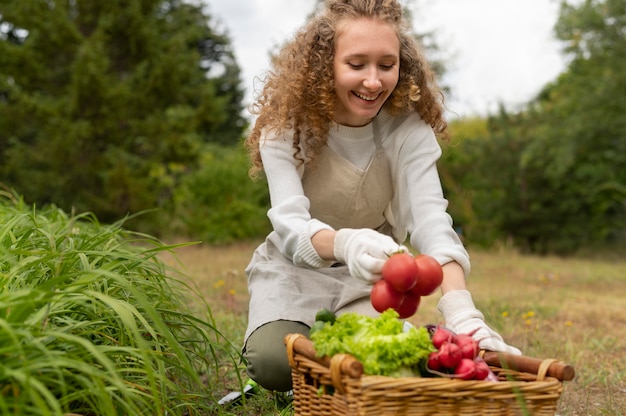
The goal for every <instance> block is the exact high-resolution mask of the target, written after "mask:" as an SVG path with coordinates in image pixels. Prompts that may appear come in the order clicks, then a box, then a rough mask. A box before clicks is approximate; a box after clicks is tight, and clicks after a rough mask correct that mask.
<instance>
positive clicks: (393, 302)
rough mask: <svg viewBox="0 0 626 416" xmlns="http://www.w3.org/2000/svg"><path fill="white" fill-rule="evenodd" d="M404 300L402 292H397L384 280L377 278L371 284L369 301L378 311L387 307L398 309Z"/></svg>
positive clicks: (382, 310)
mask: <svg viewBox="0 0 626 416" xmlns="http://www.w3.org/2000/svg"><path fill="white" fill-rule="evenodd" d="M403 300H404V293H402V292H398V291H397V290H396V289H394V288H393V286H391V285H390V284H389V283H387V282H386V281H385V280H379V281H378V282H376V283H374V286H372V292H371V293H370V301H371V302H372V306H373V307H374V309H376V310H377V311H378V312H384V311H386V310H387V309H389V308H392V309H396V310H397V309H398V308H399V307H400V305H402V301H403Z"/></svg>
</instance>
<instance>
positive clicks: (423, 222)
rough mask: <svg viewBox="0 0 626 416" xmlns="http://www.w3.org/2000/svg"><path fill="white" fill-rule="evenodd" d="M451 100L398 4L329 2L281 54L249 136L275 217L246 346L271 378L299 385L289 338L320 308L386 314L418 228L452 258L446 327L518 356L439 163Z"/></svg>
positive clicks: (252, 270) (255, 278)
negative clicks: (390, 272)
mask: <svg viewBox="0 0 626 416" xmlns="http://www.w3.org/2000/svg"><path fill="white" fill-rule="evenodd" d="M442 101H443V98H442V94H441V91H440V90H439V89H438V88H437V86H436V83H435V79H434V74H433V72H432V71H431V69H430V68H429V66H428V64H427V62H426V60H425V59H424V56H423V54H422V51H421V50H420V48H419V47H418V45H417V44H416V42H415V40H414V38H413V37H412V35H411V34H410V30H409V28H408V25H407V22H406V21H405V20H404V18H403V16H402V7H401V5H400V4H399V3H398V1H397V0H329V1H327V4H326V7H325V9H324V10H322V11H321V13H320V14H318V15H317V16H315V17H314V18H313V19H311V20H310V21H309V23H308V24H307V25H306V26H305V27H304V28H302V29H301V30H300V31H298V32H297V33H296V34H295V37H294V39H293V40H291V41H290V42H289V43H287V44H286V45H285V46H284V47H283V48H282V50H281V51H280V53H279V54H278V56H276V58H275V59H274V61H273V68H272V70H271V71H270V73H269V75H268V76H267V78H266V80H265V84H264V87H263V90H262V92H261V94H260V95H259V97H258V99H257V101H256V103H255V106H254V113H255V114H256V115H257V116H258V118H257V120H256V123H255V125H254V128H253V130H252V132H251V134H250V136H249V138H248V140H247V141H246V145H247V148H248V150H249V153H250V156H251V159H252V162H253V166H252V169H251V174H252V175H253V176H254V175H257V174H258V173H259V172H260V171H263V172H264V174H265V175H266V178H267V181H268V185H269V191H270V197H271V209H270V210H269V212H268V216H269V218H270V220H271V223H272V226H273V231H272V232H271V233H270V235H269V236H268V237H267V239H266V241H265V242H264V243H263V244H262V245H261V246H260V247H258V249H257V250H256V251H255V253H254V255H253V258H252V260H251V262H250V264H249V266H248V268H247V269H246V273H247V276H248V284H249V291H250V310H249V323H248V329H247V331H246V334H245V344H244V349H243V352H244V357H245V358H246V360H247V363H248V373H249V375H250V377H251V378H252V379H253V380H255V381H256V382H257V383H258V384H260V385H261V386H263V387H265V388H267V389H270V390H277V391H287V390H289V389H291V373H290V368H289V365H288V363H287V357H286V352H285V347H284V345H283V338H284V336H285V335H286V334H288V333H303V334H308V331H309V328H310V326H311V325H312V323H313V321H314V320H315V313H316V312H317V311H318V310H319V309H321V308H328V309H330V310H331V311H333V312H335V313H337V314H341V313H345V312H358V313H362V314H368V315H373V316H374V315H376V314H377V312H376V311H375V310H374V309H373V307H372V306H371V303H370V300H369V293H370V290H371V285H372V284H373V283H374V282H376V281H377V280H379V279H380V278H381V275H380V273H381V269H382V265H383V263H384V261H385V259H386V258H387V256H388V254H389V253H392V252H395V251H404V250H406V247H404V246H402V245H401V243H404V242H405V241H406V238H407V235H408V236H410V238H409V240H408V241H409V242H410V245H411V246H412V247H414V248H415V249H416V250H417V251H419V252H421V253H425V254H429V255H431V256H433V257H435V258H436V259H437V260H438V261H439V262H440V264H441V265H442V266H443V270H444V279H443V283H442V285H441V291H442V294H443V296H442V297H441V299H440V301H439V303H438V309H439V311H440V312H441V313H442V315H443V318H444V320H445V322H446V325H447V326H448V327H450V328H451V329H453V330H455V331H457V332H461V333H468V332H470V331H472V330H474V329H478V330H477V331H476V332H475V333H474V336H475V337H476V339H479V340H480V343H481V347H482V348H485V349H490V350H497V351H508V352H513V353H516V354H519V351H518V350H517V349H515V348H513V347H510V346H508V345H507V344H505V343H504V342H503V340H502V338H501V337H500V336H499V335H498V334H497V333H495V332H494V331H493V330H492V329H490V328H489V327H488V326H487V325H486V324H485V322H484V319H483V315H482V314H481V312H479V311H478V310H477V309H476V308H475V307H474V304H473V301H472V298H471V295H470V293H469V292H468V291H467V289H466V285H465V278H466V277H467V276H468V274H469V272H470V262H469V257H468V254H467V252H466V250H465V248H464V247H463V245H462V243H461V241H460V240H459V238H458V236H457V234H456V233H455V232H454V230H453V228H452V220H451V218H450V216H449V215H448V214H447V212H446V209H447V201H446V200H445V199H444V197H443V193H442V189H441V184H440V180H439V177H438V173H437V168H436V161H437V160H438V158H439V156H440V155H441V149H440V147H439V145H438V142H437V138H436V135H440V136H441V137H445V135H446V122H445V121H444V119H443V104H442Z"/></svg>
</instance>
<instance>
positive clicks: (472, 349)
mask: <svg viewBox="0 0 626 416" xmlns="http://www.w3.org/2000/svg"><path fill="white" fill-rule="evenodd" d="M456 345H458V346H459V347H460V348H461V355H462V356H463V358H468V359H470V360H473V359H474V358H476V356H477V355H478V353H479V352H480V347H479V346H478V341H476V340H475V339H474V338H472V336H471V335H469V334H458V335H457V336H456Z"/></svg>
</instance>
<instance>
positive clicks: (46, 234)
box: [0, 194, 238, 415]
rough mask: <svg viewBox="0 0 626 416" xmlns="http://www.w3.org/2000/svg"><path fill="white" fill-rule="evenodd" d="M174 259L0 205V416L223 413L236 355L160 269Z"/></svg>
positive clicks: (64, 220) (91, 225)
mask: <svg viewBox="0 0 626 416" xmlns="http://www.w3.org/2000/svg"><path fill="white" fill-rule="evenodd" d="M177 248H180V246H167V245H164V244H162V243H160V242H159V241H157V240H156V239H154V238H151V237H149V236H145V235H139V234H134V233H130V232H127V231H125V230H124V229H123V228H122V223H120V224H114V225H101V224H99V223H98V222H97V220H96V219H95V218H94V217H93V216H91V215H89V214H81V215H72V216H68V215H67V214H66V213H64V212H62V211H61V210H58V209H56V208H54V207H48V208H45V209H42V210H36V209H34V208H29V207H27V206H26V205H25V204H24V203H23V202H22V201H21V200H20V199H19V198H18V197H16V196H15V195H12V194H3V195H2V201H1V202H0V414H2V415H63V414H81V415H95V414H97V415H146V414H150V415H192V414H198V415H204V414H215V412H216V410H215V408H216V400H215V398H214V395H213V391H212V389H211V388H210V386H211V385H214V384H216V383H217V382H218V381H217V380H216V379H215V378H214V377H215V376H216V374H217V372H218V370H219V368H220V366H221V365H222V363H223V362H228V361H229V360H230V361H237V359H238V352H237V351H236V349H235V348H234V346H232V345H231V344H230V342H229V341H228V340H227V339H225V338H224V337H223V336H222V335H221V334H220V332H219V330H218V329H217V327H216V325H215V322H214V321H213V320H212V317H211V316H210V309H209V308H208V306H207V305H206V304H203V302H202V300H201V299H200V298H199V297H197V296H195V298H194V300H193V302H190V301H189V299H190V297H191V296H192V295H193V291H192V290H191V289H190V288H189V287H188V286H187V285H186V284H185V283H184V282H183V281H182V280H180V279H177V278H175V277H173V276H175V275H176V273H175V271H173V270H172V269H170V268H168V267H166V266H165V265H164V264H163V262H162V261H160V260H159V258H158V256H159V254H161V253H163V252H164V251H171V250H175V249H177ZM190 304H193V305H194V309H191V308H190V307H189V306H188V305H190ZM203 305H204V306H203Z"/></svg>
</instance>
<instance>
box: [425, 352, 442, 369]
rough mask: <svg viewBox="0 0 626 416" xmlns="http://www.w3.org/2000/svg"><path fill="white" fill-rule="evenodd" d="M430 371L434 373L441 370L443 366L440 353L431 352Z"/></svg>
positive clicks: (429, 358)
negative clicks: (440, 361)
mask: <svg viewBox="0 0 626 416" xmlns="http://www.w3.org/2000/svg"><path fill="white" fill-rule="evenodd" d="M427 366H428V369H429V370H432V371H439V370H441V364H440V363H439V353H438V352H437V351H434V352H431V353H430V355H429V356H428V364H427Z"/></svg>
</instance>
